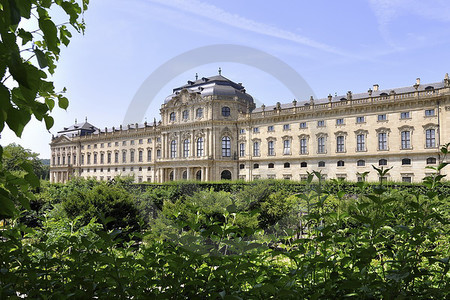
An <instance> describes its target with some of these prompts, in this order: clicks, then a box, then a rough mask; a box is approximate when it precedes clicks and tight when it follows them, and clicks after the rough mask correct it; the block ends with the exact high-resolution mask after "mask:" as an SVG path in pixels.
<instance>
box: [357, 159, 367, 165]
mask: <svg viewBox="0 0 450 300" xmlns="http://www.w3.org/2000/svg"><path fill="white" fill-rule="evenodd" d="M356 165H357V166H358V167H364V166H365V165H366V161H365V160H363V159H360V160H358V161H357V162H356Z"/></svg>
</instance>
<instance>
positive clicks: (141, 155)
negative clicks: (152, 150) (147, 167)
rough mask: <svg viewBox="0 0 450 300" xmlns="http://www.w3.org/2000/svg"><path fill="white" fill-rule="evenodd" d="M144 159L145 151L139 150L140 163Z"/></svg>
mask: <svg viewBox="0 0 450 300" xmlns="http://www.w3.org/2000/svg"><path fill="white" fill-rule="evenodd" d="M143 157H144V151H142V150H139V154H138V160H139V162H142V160H143Z"/></svg>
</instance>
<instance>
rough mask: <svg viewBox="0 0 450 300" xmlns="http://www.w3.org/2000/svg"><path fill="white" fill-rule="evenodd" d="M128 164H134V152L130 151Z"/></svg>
mask: <svg viewBox="0 0 450 300" xmlns="http://www.w3.org/2000/svg"><path fill="white" fill-rule="evenodd" d="M130 162H132V163H134V150H130Z"/></svg>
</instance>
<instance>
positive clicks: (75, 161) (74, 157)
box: [73, 154, 77, 165]
mask: <svg viewBox="0 0 450 300" xmlns="http://www.w3.org/2000/svg"><path fill="white" fill-rule="evenodd" d="M76 163H77V156H76V155H75V154H74V155H73V164H74V165H75V164H76Z"/></svg>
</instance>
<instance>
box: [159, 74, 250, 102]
mask: <svg viewBox="0 0 450 300" xmlns="http://www.w3.org/2000/svg"><path fill="white" fill-rule="evenodd" d="M184 89H185V90H187V91H188V92H189V93H197V94H200V95H202V96H211V95H217V96H232V97H234V96H236V97H238V98H239V99H241V100H244V101H248V102H253V97H252V96H251V95H249V94H247V93H246V91H245V87H244V86H243V85H242V84H241V83H236V82H234V81H231V80H230V79H228V78H226V77H224V76H222V75H216V76H211V77H202V78H200V79H197V80H195V81H188V83H187V84H185V85H182V86H180V87H177V88H175V89H173V94H171V95H169V96H168V97H166V99H165V101H164V103H167V102H169V101H170V100H171V99H172V98H173V97H175V96H176V95H178V94H179V93H180V92H181V91H182V90H184Z"/></svg>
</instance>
